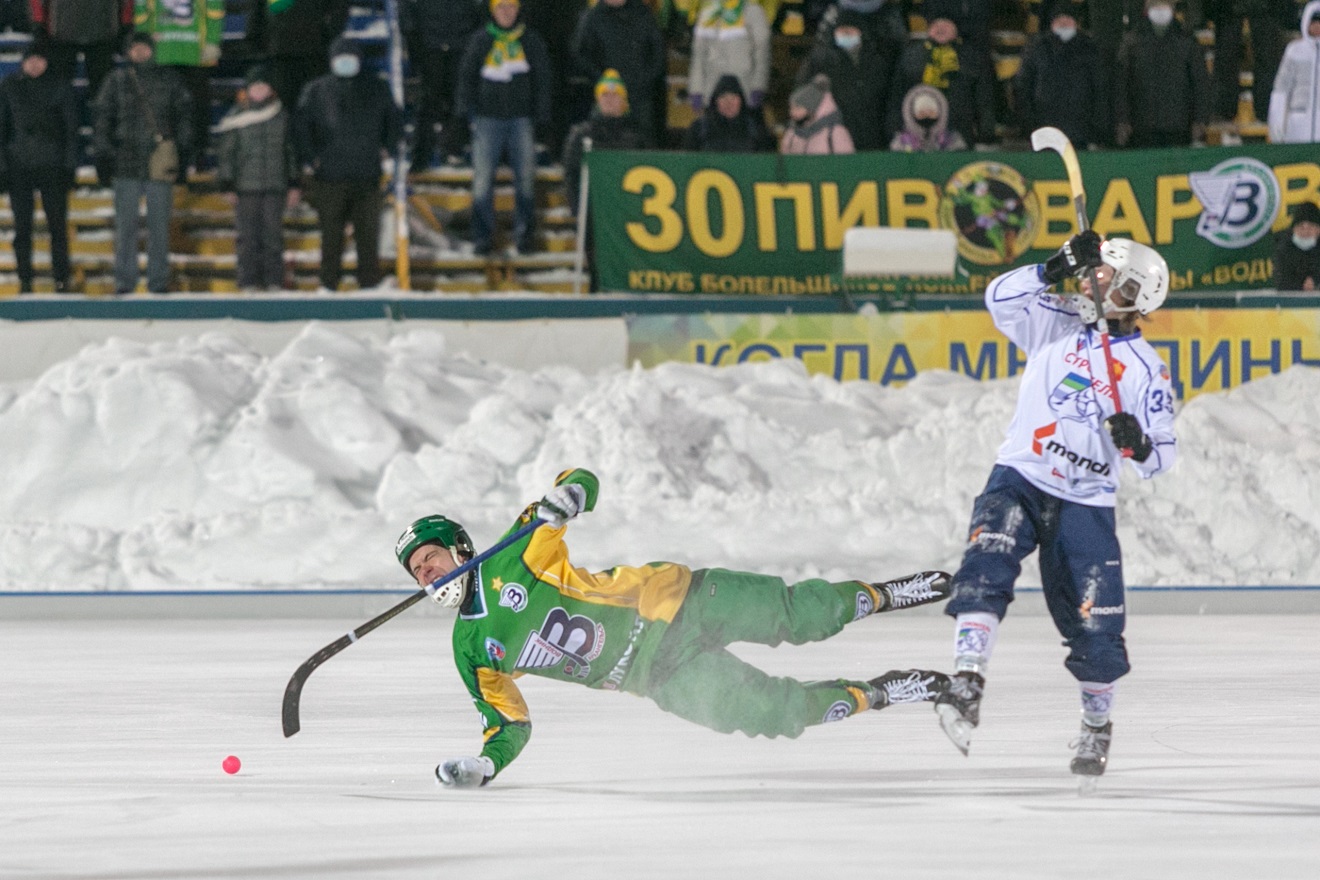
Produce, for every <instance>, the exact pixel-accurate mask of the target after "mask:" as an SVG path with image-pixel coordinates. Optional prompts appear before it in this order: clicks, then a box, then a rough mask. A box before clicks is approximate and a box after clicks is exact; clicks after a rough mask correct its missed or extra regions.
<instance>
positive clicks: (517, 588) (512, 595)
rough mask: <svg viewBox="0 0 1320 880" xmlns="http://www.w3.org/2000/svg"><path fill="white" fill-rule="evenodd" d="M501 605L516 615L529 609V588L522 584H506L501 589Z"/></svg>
mask: <svg viewBox="0 0 1320 880" xmlns="http://www.w3.org/2000/svg"><path fill="white" fill-rule="evenodd" d="M500 604H501V605H503V606H504V607H505V608H508V609H509V610H510V611H513V612H514V613H515V614H516V613H518V612H519V611H522V610H523V609H524V608H526V607H527V588H526V587H524V586H523V585H522V584H505V585H504V586H503V587H501V588H500Z"/></svg>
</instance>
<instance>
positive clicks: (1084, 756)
mask: <svg viewBox="0 0 1320 880" xmlns="http://www.w3.org/2000/svg"><path fill="white" fill-rule="evenodd" d="M1113 732H1114V722H1112V721H1109V722H1106V724H1105V726H1104V727H1092V726H1091V725H1089V724H1087V723H1086V722H1085V721H1083V722H1082V732H1081V733H1080V734H1079V735H1078V737H1077V739H1075V740H1073V741H1072V742H1070V743H1069V744H1068V745H1069V746H1070V747H1071V748H1074V749H1076V750H1077V754H1076V755H1075V756H1074V757H1073V759H1072V767H1071V769H1072V772H1073V774H1074V775H1076V776H1092V777H1093V776H1101V775H1103V774H1104V772H1105V764H1107V763H1109V740H1110V739H1111V738H1112V737H1113Z"/></svg>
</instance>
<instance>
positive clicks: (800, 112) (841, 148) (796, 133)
mask: <svg viewBox="0 0 1320 880" xmlns="http://www.w3.org/2000/svg"><path fill="white" fill-rule="evenodd" d="M788 118H789V124H788V128H786V129H785V130H784V136H783V138H782V139H781V140H780V142H779V152H780V153H783V154H785V155H789V154H798V155H830V154H835V153H853V152H856V149H855V148H854V146H853V139H852V135H851V134H849V133H848V127H847V126H845V125H844V124H843V114H841V113H840V112H839V107H838V105H837V104H835V103H834V96H833V95H831V94H830V80H829V77H827V76H825V75H824V74H816V76H814V77H813V78H812V79H811V81H810V82H808V83H807V84H806V85H802V86H798V87H797V89H796V90H795V91H794V92H793V94H792V95H791V96H790V97H789V99H788Z"/></svg>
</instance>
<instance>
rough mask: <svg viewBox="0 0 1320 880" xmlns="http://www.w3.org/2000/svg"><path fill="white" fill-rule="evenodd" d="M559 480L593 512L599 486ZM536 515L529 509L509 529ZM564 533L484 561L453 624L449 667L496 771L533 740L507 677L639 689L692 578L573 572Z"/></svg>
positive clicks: (620, 570) (665, 570)
mask: <svg viewBox="0 0 1320 880" xmlns="http://www.w3.org/2000/svg"><path fill="white" fill-rule="evenodd" d="M564 483H575V484H577V485H579V486H581V487H582V488H583V489H584V490H585V491H586V504H585V507H586V509H587V510H591V509H592V508H593V507H595V505H596V496H597V493H598V490H599V485H600V484H599V482H598V481H597V479H596V477H595V475H594V474H592V473H591V472H590V471H586V470H582V469H577V470H571V471H565V472H564V473H562V474H560V475H559V478H558V479H557V480H556V481H555V484H556V485H562V484H564ZM535 516H536V505H535V504H533V505H531V506H529V507H528V508H527V509H526V510H525V511H523V513H522V515H521V516H520V517H519V518H518V521H517V522H516V523H514V525H513V526H512V527H511V528H510V529H509V532H513V531H516V530H517V529H519V528H521V527H522V526H524V525H526V524H527V523H529V522H531V521H532V519H533V518H534V517H535ZM565 531H566V529H565V527H560V528H551V527H550V526H548V525H546V526H542V527H541V528H539V529H537V530H536V531H534V532H532V533H531V534H530V535H528V536H527V537H526V538H524V539H523V540H521V541H519V542H517V543H515V544H513V545H511V546H510V547H508V548H507V549H506V550H504V551H502V552H501V553H498V554H496V555H495V556H493V557H491V558H490V559H488V560H486V561H485V562H484V563H482V564H481V566H480V567H478V568H477V569H476V571H475V573H474V575H475V589H474V590H473V591H472V595H471V596H470V597H469V598H468V599H467V601H465V602H464V604H463V606H462V608H461V609H460V611H459V616H458V619H457V620H456V621H455V623H454V634H453V642H454V663H455V664H456V665H457V666H458V671H459V674H460V675H461V676H462V678H463V682H464V683H465V684H466V685H467V688H468V691H469V693H471V695H472V700H473V702H474V703H475V704H476V707H477V711H478V712H480V713H481V716H482V719H483V724H484V728H485V733H484V736H485V745H484V747H483V748H482V751H481V754H482V755H483V756H485V757H488V758H490V759H491V760H492V761H493V762H494V763H495V771H496V773H498V772H499V771H500V770H502V769H503V768H504V767H505V766H507V765H508V764H509V762H511V761H512V760H513V759H514V758H516V757H517V756H518V753H519V752H521V751H522V749H523V746H525V745H526V743H527V740H528V738H529V737H530V736H531V717H530V715H529V713H528V710H527V703H526V702H525V701H524V700H523V697H522V694H521V693H520V692H519V690H518V686H517V685H516V684H515V683H514V679H516V678H518V677H519V676H522V675H525V674H531V675H539V676H543V677H545V678H553V679H557V680H559V681H568V682H574V683H576V684H584V685H586V686H587V687H592V688H601V689H606V690H628V691H632V692H634V693H640V692H642V690H643V688H644V686H645V682H646V681H647V676H648V674H649V672H650V668H649V666H650V660H651V657H652V654H653V651H654V647H655V645H656V644H657V643H658V642H659V640H660V638H661V637H662V636H663V635H664V633H665V631H666V629H667V628H668V625H669V624H670V623H671V622H672V621H673V619H674V615H675V614H677V613H678V610H679V608H680V607H681V606H682V604H683V600H684V599H685V598H687V593H688V588H689V586H690V585H691V583H692V571H691V570H690V569H689V568H687V567H686V566H683V565H679V564H677V563H672V562H655V563H650V564H648V565H642V566H635V567H633V566H618V567H615V568H611V569H609V570H607V571H601V572H594V573H593V572H588V571H586V570H585V569H581V568H575V567H574V566H573V564H572V562H571V561H570V560H569V558H568V547H567V546H566V545H565V544H564V532H565ZM509 532H506V533H505V534H509Z"/></svg>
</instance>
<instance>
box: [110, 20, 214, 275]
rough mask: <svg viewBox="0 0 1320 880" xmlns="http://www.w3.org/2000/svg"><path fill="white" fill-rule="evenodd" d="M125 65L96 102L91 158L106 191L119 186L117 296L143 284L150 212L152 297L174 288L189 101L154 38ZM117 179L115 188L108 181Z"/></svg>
mask: <svg viewBox="0 0 1320 880" xmlns="http://www.w3.org/2000/svg"><path fill="white" fill-rule="evenodd" d="M125 55H126V56H127V63H126V64H124V65H123V66H121V67H119V68H118V69H116V70H115V71H114V72H113V73H111V74H110V75H109V76H108V77H106V79H105V82H104V83H102V85H101V91H100V93H99V94H97V96H96V101H95V102H94V104H93V126H92V157H93V160H94V162H95V164H96V173H97V177H98V178H100V181H101V185H102V186H105V185H107V184H110V185H112V186H113V188H114V208H115V292H116V293H121V294H123V293H132V292H133V291H134V290H136V288H137V284H138V227H139V225H140V221H139V219H138V206H139V204H140V203H141V202H142V201H144V200H145V201H146V206H147V216H146V223H147V291H148V292H149V293H167V292H168V289H169V283H170V213H171V211H172V209H173V205H174V187H175V185H176V184H182V183H185V182H186V180H187V168H188V163H189V161H190V159H191V157H192V146H193V144H192V136H193V126H192V97H191V96H190V95H189V94H188V90H187V89H186V88H184V85H183V81H182V80H181V79H180V78H179V74H178V72H177V71H175V70H173V69H172V68H168V67H161V66H159V65H157V64H156V44H155V40H154V39H153V38H152V36H151V34H148V33H144V32H140V31H139V32H137V33H134V34H133V35H132V36H131V37H130V38H129V40H128V44H127V47H126V49H125ZM111 181H113V183H111Z"/></svg>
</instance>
